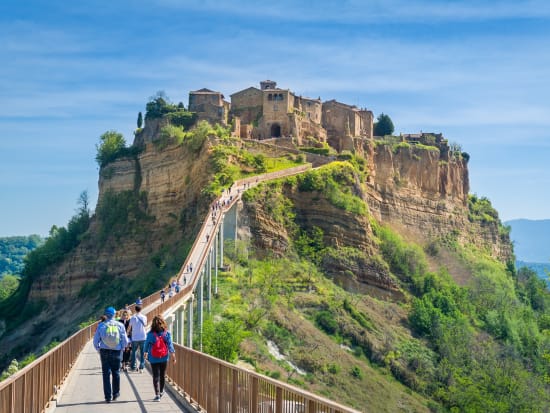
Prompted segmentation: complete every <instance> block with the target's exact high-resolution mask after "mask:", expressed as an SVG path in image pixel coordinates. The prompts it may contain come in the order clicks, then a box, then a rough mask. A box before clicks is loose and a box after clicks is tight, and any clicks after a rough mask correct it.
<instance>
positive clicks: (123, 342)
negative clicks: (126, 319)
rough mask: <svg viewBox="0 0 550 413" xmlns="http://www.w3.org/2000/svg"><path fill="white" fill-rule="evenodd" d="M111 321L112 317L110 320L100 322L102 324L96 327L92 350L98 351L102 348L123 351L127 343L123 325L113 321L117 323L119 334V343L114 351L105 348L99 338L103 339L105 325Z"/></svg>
mask: <svg viewBox="0 0 550 413" xmlns="http://www.w3.org/2000/svg"><path fill="white" fill-rule="evenodd" d="M111 320H113V318H112V317H111V318H110V319H108V320H106V321H104V322H102V323H99V324H98V326H97V330H96V331H95V334H94V348H95V349H96V350H97V351H99V350H100V349H102V348H106V349H109V350H123V349H124V348H126V346H127V345H128V343H129V340H128V336H127V335H126V328H125V327H124V324H122V323H121V322H119V321H116V320H115V321H116V323H117V327H118V332H119V336H120V342H119V343H118V346H117V347H116V348H115V349H111V348H110V347H107V346H106V345H105V344H104V343H103V341H102V340H101V338H102V337H105V331H106V330H107V323H108V322H109V321H111Z"/></svg>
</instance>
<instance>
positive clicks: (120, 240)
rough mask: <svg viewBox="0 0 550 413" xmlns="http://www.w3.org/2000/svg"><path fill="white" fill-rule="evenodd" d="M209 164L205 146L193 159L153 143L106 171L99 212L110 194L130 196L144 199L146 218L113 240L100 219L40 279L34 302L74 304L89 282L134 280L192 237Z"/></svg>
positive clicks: (102, 176)
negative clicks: (167, 249) (163, 254)
mask: <svg viewBox="0 0 550 413" xmlns="http://www.w3.org/2000/svg"><path fill="white" fill-rule="evenodd" d="M207 164H208V149H207V148H206V145H205V149H204V150H203V151H202V152H201V153H199V154H191V153H189V152H187V150H186V149H185V148H184V147H182V146H178V145H168V146H167V147H165V148H163V149H162V150H159V149H157V147H156V146H155V145H154V144H151V143H149V144H146V145H145V146H144V149H143V151H142V152H141V153H140V154H138V155H137V156H135V157H130V158H123V159H119V160H117V161H115V162H112V163H110V164H109V165H107V166H106V167H105V168H102V170H101V171H100V177H99V199H98V209H99V208H100V206H101V204H102V202H103V201H104V200H105V198H106V197H107V196H109V195H110V194H111V195H112V194H115V195H116V194H121V193H129V194H132V195H135V197H134V198H133V199H140V208H141V209H142V212H143V215H144V216H146V217H147V218H146V219H142V220H137V219H136V220H133V221H131V222H130V225H129V228H128V231H127V232H123V233H120V231H119V232H118V233H116V234H115V235H113V234H112V231H111V230H112V229H111V228H104V224H103V223H102V222H101V220H100V219H98V216H97V215H96V216H95V217H94V219H93V220H92V224H91V226H90V229H89V231H88V234H87V236H86V237H85V238H84V239H83V240H82V242H81V244H80V245H79V246H78V247H77V248H76V250H75V251H74V252H73V253H71V254H70V256H68V257H67V258H66V259H65V260H64V262H63V263H62V264H61V265H59V266H57V267H54V268H50V269H48V270H47V271H46V272H45V273H44V274H43V276H41V277H40V278H39V279H38V280H37V282H36V283H35V285H34V286H33V289H32V291H31V298H32V299H46V300H47V301H48V302H54V301H55V300H58V299H60V298H63V299H74V298H75V297H76V296H77V295H78V293H79V291H80V289H81V288H82V287H83V286H84V285H85V284H86V283H90V282H94V281H97V280H99V279H100V278H102V277H103V278H104V279H106V280H110V279H113V278H115V279H116V278H119V277H122V278H125V279H128V280H131V279H132V278H133V277H135V276H136V275H137V274H138V273H139V272H140V271H141V270H142V269H143V268H144V265H150V259H151V255H152V254H154V253H155V252H156V251H159V250H160V249H161V248H163V247H167V246H170V245H171V244H177V243H178V242H179V241H181V239H182V238H185V237H186V236H189V234H192V233H193V230H194V228H196V227H197V226H199V225H200V220H201V218H200V217H201V216H202V215H204V213H205V212H203V213H199V212H198V211H199V210H201V208H204V207H207V206H206V204H204V202H203V201H202V200H201V192H200V191H201V189H202V188H203V187H204V186H205V185H206V183H207V180H208V174H207V173H206V172H205V170H206V169H207V168H206V167H205V165H207ZM124 206H127V205H124ZM124 206H122V207H124ZM130 219H131V218H130ZM182 224H183V225H182ZM105 234H111V235H105Z"/></svg>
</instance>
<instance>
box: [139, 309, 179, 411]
mask: <svg viewBox="0 0 550 413" xmlns="http://www.w3.org/2000/svg"><path fill="white" fill-rule="evenodd" d="M170 354H171V355H172V360H173V362H174V364H176V351H175V350H174V344H173V343H172V337H171V336H170V332H169V331H168V326H167V325H166V321H164V318H162V316H160V315H156V316H155V317H154V318H153V322H152V323H151V330H150V331H149V333H147V339H146V340H145V356H146V357H147V360H149V363H151V370H153V387H154V389H155V398H154V399H153V400H154V401H156V402H159V401H160V399H161V397H162V395H163V394H164V376H165V374H166V366H167V364H168V359H169V357H170Z"/></svg>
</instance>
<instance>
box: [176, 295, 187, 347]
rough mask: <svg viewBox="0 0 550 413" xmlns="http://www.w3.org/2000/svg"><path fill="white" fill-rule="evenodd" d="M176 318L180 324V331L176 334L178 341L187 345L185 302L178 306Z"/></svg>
mask: <svg viewBox="0 0 550 413" xmlns="http://www.w3.org/2000/svg"><path fill="white" fill-rule="evenodd" d="M176 320H177V325H178V331H177V335H176V343H178V344H181V345H185V341H184V340H185V334H184V331H185V304H183V305H182V306H181V307H179V308H178V310H177V311H176Z"/></svg>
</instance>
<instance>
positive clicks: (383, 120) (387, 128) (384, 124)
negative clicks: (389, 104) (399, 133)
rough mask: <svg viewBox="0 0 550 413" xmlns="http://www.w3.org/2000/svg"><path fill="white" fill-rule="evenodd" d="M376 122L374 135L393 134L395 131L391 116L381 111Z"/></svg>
mask: <svg viewBox="0 0 550 413" xmlns="http://www.w3.org/2000/svg"><path fill="white" fill-rule="evenodd" d="M376 120H377V121H376V122H375V123H374V135H375V136H386V135H391V134H392V133H393V131H394V126H393V122H392V120H391V118H390V117H389V116H388V115H385V114H384V113H381V114H380V115H378V117H377V118H376Z"/></svg>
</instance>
